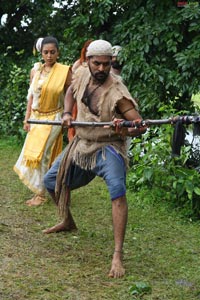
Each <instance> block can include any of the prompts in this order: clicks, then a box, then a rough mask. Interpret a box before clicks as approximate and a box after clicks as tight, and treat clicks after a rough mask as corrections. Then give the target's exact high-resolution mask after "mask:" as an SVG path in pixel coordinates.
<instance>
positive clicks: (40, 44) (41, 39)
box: [35, 38, 44, 52]
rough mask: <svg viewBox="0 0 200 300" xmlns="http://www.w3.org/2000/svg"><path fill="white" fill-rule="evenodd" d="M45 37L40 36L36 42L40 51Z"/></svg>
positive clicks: (36, 46)
mask: <svg viewBox="0 0 200 300" xmlns="http://www.w3.org/2000/svg"><path fill="white" fill-rule="evenodd" d="M43 39H44V38H39V39H38V40H37V42H36V44H35V48H36V50H37V51H38V52H41V46H42V41H43Z"/></svg>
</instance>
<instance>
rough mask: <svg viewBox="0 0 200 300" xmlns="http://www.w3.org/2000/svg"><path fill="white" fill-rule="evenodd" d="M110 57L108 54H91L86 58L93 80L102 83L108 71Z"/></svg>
mask: <svg viewBox="0 0 200 300" xmlns="http://www.w3.org/2000/svg"><path fill="white" fill-rule="evenodd" d="M111 61H112V58H111V57H110V56H106V55H102V56H92V57H89V58H88V66H89V69H90V72H91V74H92V76H93V77H94V79H95V80H97V81H98V82H100V83H103V82H104V81H105V80H106V78H107V77H108V75H109V73H110V68H111Z"/></svg>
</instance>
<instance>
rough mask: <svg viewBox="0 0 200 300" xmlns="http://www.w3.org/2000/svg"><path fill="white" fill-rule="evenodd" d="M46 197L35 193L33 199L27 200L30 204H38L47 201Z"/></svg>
mask: <svg viewBox="0 0 200 300" xmlns="http://www.w3.org/2000/svg"><path fill="white" fill-rule="evenodd" d="M46 201H47V200H46V198H45V197H44V196H40V195H35V196H34V197H33V198H32V199H30V200H28V201H26V204H27V205H28V206H38V205H40V204H42V203H44V202H46Z"/></svg>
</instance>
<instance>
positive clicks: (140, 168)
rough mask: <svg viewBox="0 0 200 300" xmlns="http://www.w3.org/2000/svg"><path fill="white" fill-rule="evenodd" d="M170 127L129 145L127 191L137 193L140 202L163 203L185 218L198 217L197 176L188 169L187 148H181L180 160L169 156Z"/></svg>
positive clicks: (157, 129)
mask: <svg viewBox="0 0 200 300" xmlns="http://www.w3.org/2000/svg"><path fill="white" fill-rule="evenodd" d="M172 133H173V126H171V125H163V126H160V127H154V128H150V129H148V132H147V133H146V134H144V135H143V136H142V137H141V138H135V139H133V141H132V158H131V162H132V165H131V168H130V171H129V174H128V178H127V184H128V187H129V188H130V189H131V190H133V191H137V192H140V191H141V196H142V197H143V200H142V201H144V202H145V201H159V202H160V201H165V202H167V203H168V204H169V205H170V206H172V207H174V208H176V209H181V211H182V213H184V214H185V215H187V216H189V217H196V218H199V217H200V197H199V196H200V188H199V183H200V174H199V173H198V172H197V170H196V169H195V168H188V167H187V166H186V162H187V161H188V158H189V157H190V153H191V145H187V146H183V147H182V148H181V155H180V157H173V156H172V148H171V140H172Z"/></svg>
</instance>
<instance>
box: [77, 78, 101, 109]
mask: <svg viewBox="0 0 200 300" xmlns="http://www.w3.org/2000/svg"><path fill="white" fill-rule="evenodd" d="M101 85H102V84H101V83H100V84H98V85H97V86H96V87H95V88H94V89H93V90H92V91H91V92H90V93H89V94H88V86H87V87H86V89H85V92H84V95H83V99H82V102H83V103H84V104H85V105H86V106H87V107H88V108H89V110H90V111H91V112H92V113H93V114H95V115H98V112H96V111H94V109H92V107H91V97H92V95H93V94H94V93H95V91H96V90H97V89H98V88H99V87H100V86H101Z"/></svg>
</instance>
